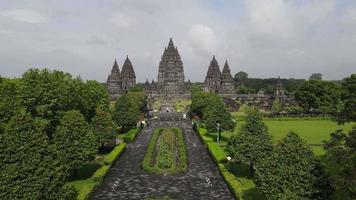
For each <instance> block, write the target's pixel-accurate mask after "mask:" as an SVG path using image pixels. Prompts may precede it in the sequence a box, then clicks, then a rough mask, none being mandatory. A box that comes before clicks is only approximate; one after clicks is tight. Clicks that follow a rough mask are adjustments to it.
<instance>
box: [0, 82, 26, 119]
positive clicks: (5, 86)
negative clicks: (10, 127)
mask: <svg viewBox="0 0 356 200" xmlns="http://www.w3.org/2000/svg"><path fill="white" fill-rule="evenodd" d="M20 87H21V83H20V80H19V79H13V80H10V79H5V78H0V124H1V123H4V122H7V121H9V120H10V118H11V117H12V116H13V115H14V114H15V113H16V111H17V110H19V109H20V108H21V102H20Z"/></svg>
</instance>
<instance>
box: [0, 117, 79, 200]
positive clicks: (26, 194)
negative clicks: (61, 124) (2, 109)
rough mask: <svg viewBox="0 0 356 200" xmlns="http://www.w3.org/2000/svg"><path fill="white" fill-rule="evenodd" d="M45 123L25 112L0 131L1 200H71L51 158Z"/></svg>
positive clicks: (62, 178) (57, 168)
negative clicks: (3, 130) (2, 131)
mask: <svg viewBox="0 0 356 200" xmlns="http://www.w3.org/2000/svg"><path fill="white" fill-rule="evenodd" d="M45 124H46V122H44V121H43V120H39V119H33V118H32V117H31V115H30V114H29V113H26V112H24V111H21V112H18V113H17V114H15V115H14V116H13V117H12V118H11V120H10V121H9V123H8V124H7V125H6V128H5V132H4V133H0V143H1V145H0V199H53V200H54V199H71V197H73V191H72V190H69V189H68V188H66V187H64V184H65V178H66V177H65V175H64V173H63V169H62V168H61V166H58V165H56V161H55V160H53V158H54V156H53V151H51V150H52V148H50V146H49V140H48V137H47V135H46V134H45V132H44V127H45Z"/></svg>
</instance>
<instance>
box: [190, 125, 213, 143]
mask: <svg viewBox="0 0 356 200" xmlns="http://www.w3.org/2000/svg"><path fill="white" fill-rule="evenodd" d="M195 131H196V132H198V135H199V136H200V139H201V140H202V141H203V142H204V143H205V144H206V143H208V142H214V139H213V138H211V137H209V136H207V134H208V131H207V130H206V129H205V128H201V127H199V129H198V130H195Z"/></svg>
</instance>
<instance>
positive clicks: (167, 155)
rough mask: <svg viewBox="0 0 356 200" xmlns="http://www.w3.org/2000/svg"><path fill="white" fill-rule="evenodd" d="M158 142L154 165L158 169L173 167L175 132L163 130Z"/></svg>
mask: <svg viewBox="0 0 356 200" xmlns="http://www.w3.org/2000/svg"><path fill="white" fill-rule="evenodd" d="M158 142H159V144H158V145H159V150H158V153H157V156H156V159H157V162H156V167H158V168H160V169H172V168H174V167H175V166H174V164H175V161H174V159H175V157H174V150H175V133H174V132H172V131H170V130H169V131H168V130H164V131H163V133H162V134H161V137H160V140H159V141H158Z"/></svg>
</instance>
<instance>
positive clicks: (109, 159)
mask: <svg viewBox="0 0 356 200" xmlns="http://www.w3.org/2000/svg"><path fill="white" fill-rule="evenodd" d="M125 147H126V144H125V143H121V144H120V145H118V146H116V147H115V149H114V150H112V151H111V152H110V153H109V154H108V155H106V156H105V158H104V164H105V165H109V166H111V165H112V164H113V163H114V162H115V161H116V160H117V159H118V157H119V156H120V155H121V153H122V152H123V151H124V150H125Z"/></svg>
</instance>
